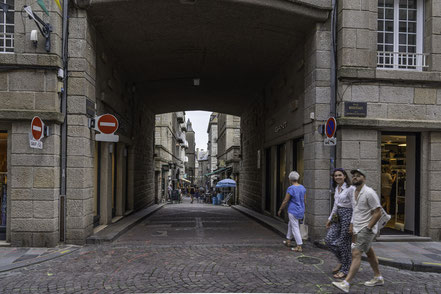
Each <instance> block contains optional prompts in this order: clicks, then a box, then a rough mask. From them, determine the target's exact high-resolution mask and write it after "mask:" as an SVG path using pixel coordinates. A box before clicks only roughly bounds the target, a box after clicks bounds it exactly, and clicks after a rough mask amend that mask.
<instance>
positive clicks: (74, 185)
mask: <svg viewBox="0 0 441 294" xmlns="http://www.w3.org/2000/svg"><path fill="white" fill-rule="evenodd" d="M69 22H70V23H69V79H68V87H67V93H68V97H67V111H68V117H67V125H68V129H67V136H68V138H67V170H66V178H67V190H66V199H67V201H66V207H67V215H66V242H67V243H73V244H84V242H85V239H86V237H87V236H89V235H90V234H91V233H92V227H93V191H94V188H93V179H94V176H93V175H94V170H93V156H94V141H93V133H92V131H90V129H89V128H88V117H87V116H86V100H90V101H91V102H92V103H94V102H95V72H96V70H95V68H96V66H95V63H96V61H95V49H94V48H95V42H96V41H95V31H94V29H93V27H92V26H91V25H90V23H89V21H88V18H87V13H86V11H85V10H81V9H75V8H72V9H71V10H70V18H69ZM103 145H104V144H103Z"/></svg>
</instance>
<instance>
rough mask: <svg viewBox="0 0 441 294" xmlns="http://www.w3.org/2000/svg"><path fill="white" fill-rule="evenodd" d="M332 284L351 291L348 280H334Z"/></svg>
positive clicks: (345, 290)
mask: <svg viewBox="0 0 441 294" xmlns="http://www.w3.org/2000/svg"><path fill="white" fill-rule="evenodd" d="M332 285H334V286H335V287H337V288H339V289H340V290H342V291H343V292H345V293H349V283H348V282H346V281H345V280H343V281H341V282H332Z"/></svg>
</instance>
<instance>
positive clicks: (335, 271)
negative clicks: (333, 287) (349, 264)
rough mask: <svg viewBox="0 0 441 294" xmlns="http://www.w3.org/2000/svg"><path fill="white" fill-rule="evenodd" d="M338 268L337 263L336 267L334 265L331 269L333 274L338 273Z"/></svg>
mask: <svg viewBox="0 0 441 294" xmlns="http://www.w3.org/2000/svg"><path fill="white" fill-rule="evenodd" d="M340 269H341V264H340V265H338V266H337V267H335V268H334V269H333V270H332V273H333V274H336V273H338V272H339V271H340Z"/></svg>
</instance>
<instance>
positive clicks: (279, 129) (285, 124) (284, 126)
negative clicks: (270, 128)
mask: <svg viewBox="0 0 441 294" xmlns="http://www.w3.org/2000/svg"><path fill="white" fill-rule="evenodd" d="M287 126H288V122H287V121H284V122H283V123H281V124H280V125H278V126H277V127H275V128H274V133H278V132H280V131H281V130H283V129H284V128H286V127H287Z"/></svg>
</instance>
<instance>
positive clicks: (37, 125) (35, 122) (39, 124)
mask: <svg viewBox="0 0 441 294" xmlns="http://www.w3.org/2000/svg"><path fill="white" fill-rule="evenodd" d="M31 132H32V137H34V139H35V140H37V141H38V140H40V139H41V138H43V121H42V120H41V118H39V117H38V116H35V117H34V118H33V119H32V122H31Z"/></svg>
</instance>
